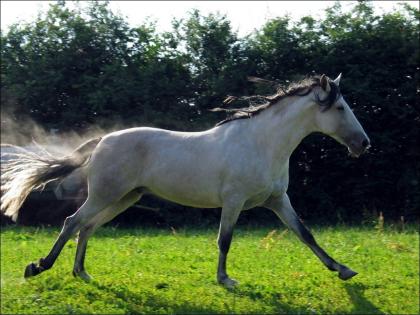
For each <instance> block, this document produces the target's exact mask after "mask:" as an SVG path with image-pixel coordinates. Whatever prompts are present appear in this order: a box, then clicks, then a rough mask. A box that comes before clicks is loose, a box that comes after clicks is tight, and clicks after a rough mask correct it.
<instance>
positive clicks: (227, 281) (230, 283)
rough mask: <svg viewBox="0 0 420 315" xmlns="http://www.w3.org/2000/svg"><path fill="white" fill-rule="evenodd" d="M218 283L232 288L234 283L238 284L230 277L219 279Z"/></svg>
mask: <svg viewBox="0 0 420 315" xmlns="http://www.w3.org/2000/svg"><path fill="white" fill-rule="evenodd" d="M219 283H220V284H221V285H223V286H224V287H226V288H227V289H233V288H234V287H235V286H236V285H238V281H236V280H234V279H231V278H224V279H222V280H219Z"/></svg>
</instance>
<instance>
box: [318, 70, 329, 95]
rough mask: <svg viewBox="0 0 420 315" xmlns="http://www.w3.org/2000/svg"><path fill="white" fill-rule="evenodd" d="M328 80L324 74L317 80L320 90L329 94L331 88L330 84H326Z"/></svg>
mask: <svg viewBox="0 0 420 315" xmlns="http://www.w3.org/2000/svg"><path fill="white" fill-rule="evenodd" d="M328 80H329V79H328V77H327V76H326V75H325V74H323V75H321V78H320V79H319V82H320V84H321V88H322V89H323V90H324V91H325V92H327V93H329V92H330V91H331V86H330V83H329V82H328Z"/></svg>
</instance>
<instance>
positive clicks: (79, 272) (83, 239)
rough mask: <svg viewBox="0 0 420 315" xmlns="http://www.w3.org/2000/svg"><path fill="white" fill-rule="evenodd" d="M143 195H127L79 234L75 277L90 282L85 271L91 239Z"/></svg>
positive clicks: (97, 216)
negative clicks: (96, 231)
mask: <svg viewBox="0 0 420 315" xmlns="http://www.w3.org/2000/svg"><path fill="white" fill-rule="evenodd" d="M141 196H142V194H141V193H140V192H138V191H132V192H130V193H128V194H127V195H125V196H124V197H123V198H122V199H120V200H119V201H118V202H116V203H114V204H113V205H111V206H109V207H107V208H106V209H105V210H103V211H102V212H101V213H99V214H97V215H96V216H95V217H94V218H93V219H92V220H91V221H90V222H89V223H88V224H86V225H85V226H84V227H82V229H81V230H80V232H79V239H78V242H77V250H76V258H75V261H74V267H73V275H74V276H75V277H76V276H77V277H80V278H82V279H83V280H86V281H89V280H90V279H91V277H90V276H89V274H88V273H87V272H86V270H85V266H84V261H85V255H86V248H87V242H88V239H89V237H90V236H91V235H92V234H93V233H94V232H95V230H96V229H97V228H98V227H100V226H101V225H103V224H105V223H107V222H108V221H111V220H112V219H113V218H115V217H116V216H117V215H118V214H120V213H121V212H123V211H124V210H126V209H127V208H128V207H130V206H131V205H133V204H134V203H136V202H137V201H139V200H140V198H141Z"/></svg>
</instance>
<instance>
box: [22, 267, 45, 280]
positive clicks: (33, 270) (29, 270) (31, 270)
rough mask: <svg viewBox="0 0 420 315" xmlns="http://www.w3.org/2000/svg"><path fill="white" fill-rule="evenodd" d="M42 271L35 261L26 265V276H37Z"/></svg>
mask: <svg viewBox="0 0 420 315" xmlns="http://www.w3.org/2000/svg"><path fill="white" fill-rule="evenodd" d="M40 273H41V269H40V268H39V267H38V266H37V265H35V264H34V263H30V264H29V265H28V266H26V269H25V275H24V277H25V278H29V277H33V276H36V275H37V274H40Z"/></svg>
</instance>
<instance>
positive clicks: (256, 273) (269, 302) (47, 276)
mask: <svg viewBox="0 0 420 315" xmlns="http://www.w3.org/2000/svg"><path fill="white" fill-rule="evenodd" d="M312 230H313V232H314V234H315V237H316V238H317V240H318V242H319V243H320V244H321V246H322V247H323V248H324V249H326V251H327V252H328V253H329V254H330V255H331V256H332V257H334V258H336V259H337V260H338V261H340V262H342V263H344V264H346V265H348V266H349V267H351V268H353V269H354V270H356V271H358V272H359V275H357V276H356V277H355V278H353V279H351V280H349V281H347V282H343V281H341V280H340V279H339V278H338V277H337V274H336V273H333V272H330V271H328V270H327V269H326V268H325V267H323V265H322V264H321V263H320V262H319V261H318V260H317V258H316V257H315V256H314V255H313V254H312V252H311V251H310V250H309V249H307V248H306V247H305V246H304V245H303V244H301V243H300V242H299V241H298V240H297V238H296V237H295V236H294V235H293V234H292V233H291V232H289V231H287V230H284V229H282V228H280V229H278V230H276V231H275V232H271V229H268V228H246V227H242V228H238V229H236V231H235V236H234V239H233V243H232V247H231V251H230V253H229V259H228V271H229V273H230V275H231V276H232V277H233V278H235V279H237V280H238V281H239V282H240V284H239V286H238V287H237V288H235V289H234V290H227V289H225V288H223V287H221V286H219V285H218V284H217V283H216V281H215V269H216V261H217V247H216V237H217V235H216V234H217V231H216V230H215V229H210V230H205V229H204V230H198V229H188V228H187V229H182V230H179V231H176V232H174V231H170V230H162V229H144V228H139V229H120V228H118V229H115V228H112V227H106V228H102V229H100V230H99V231H98V232H97V233H96V234H95V235H94V236H93V237H92V238H91V240H90V242H89V248H88V253H87V259H86V266H87V270H88V272H90V274H91V275H92V276H93V277H94V278H95V280H94V281H92V282H91V283H84V282H83V281H81V280H79V279H76V278H74V277H73V276H72V275H71V270H72V264H73V258H74V253H75V248H76V243H75V241H74V240H71V241H70V242H69V243H68V244H67V245H66V247H65V248H64V249H63V252H62V254H61V255H60V257H59V258H58V260H57V262H56V264H55V266H54V267H53V268H52V269H51V270H49V271H46V272H45V273H43V274H41V275H39V276H37V277H34V278H32V279H29V280H24V279H23V271H24V268H25V266H26V265H27V264H28V263H29V262H31V261H36V260H37V259H39V258H40V257H42V256H45V255H46V253H48V251H49V249H50V248H51V246H52V244H53V242H54V240H55V238H56V237H57V235H58V232H59V229H58V228H57V229H51V228H48V229H47V228H46V229H36V228H22V227H7V228H3V229H2V232H1V313H2V314H11V313H19V314H48V313H50V314H57V313H58V314H77V313H103V314H105V313H108V314H109V313H113V314H126V313H155V314H156V313H160V314H162V313H206V314H209V313H248V314H249V313H258V314H263V313H288V314H302V313H309V314H312V313H318V314H319V313H321V314H326V313H339V314H345V313H346V314H382V313H387V314H388V313H392V314H418V313H419V300H418V299H419V273H418V272H419V269H418V268H419V238H418V233H417V230H416V228H415V227H414V226H412V227H411V228H409V229H408V230H406V231H405V232H403V233H399V232H397V231H395V230H393V229H390V228H385V230H383V231H378V230H375V229H370V228H349V227H331V228H321V227H315V228H313V229H312ZM270 232H271V233H270Z"/></svg>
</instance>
